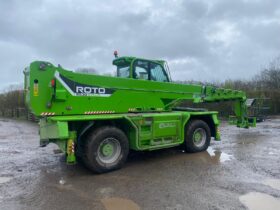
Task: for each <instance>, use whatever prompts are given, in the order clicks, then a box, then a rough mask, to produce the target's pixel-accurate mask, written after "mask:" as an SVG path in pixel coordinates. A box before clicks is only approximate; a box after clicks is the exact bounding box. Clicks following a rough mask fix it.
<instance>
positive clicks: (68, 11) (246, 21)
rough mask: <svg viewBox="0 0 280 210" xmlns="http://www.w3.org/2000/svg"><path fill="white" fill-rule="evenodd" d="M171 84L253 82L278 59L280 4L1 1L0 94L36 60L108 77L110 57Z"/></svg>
mask: <svg viewBox="0 0 280 210" xmlns="http://www.w3.org/2000/svg"><path fill="white" fill-rule="evenodd" d="M115 49H116V50H118V51H119V54H120V56H122V55H130V56H138V57H144V58H153V59H166V60H167V61H168V62H169V66H170V69H171V75H172V78H173V79H174V80H198V81H217V80H225V79H229V78H232V79H242V78H245V79H246V78H250V77H251V76H253V75H255V74H257V73H258V72H259V71H260V70H261V69H262V68H263V67H264V66H265V65H266V64H268V62H269V61H270V60H272V59H273V58H274V57H276V56H279V55H280V1H279V0H211V1H210V0H200V1H199V0H185V1H184V0H162V1H160V0H158V1H156V0H153V1H152V0H151V1H149V0H137V1H127V0H126V1H124V0H117V1H115V0H106V1H105V0H104V1H100V0H99V1H97V0H96V1H93V0H79V1H75V0H24V1H23V0H0V73H1V74H0V78H1V83H0V89H3V88H4V87H6V86H8V85H9V84H15V83H22V81H23V74H22V70H23V68H24V67H25V66H27V65H28V64H29V63H30V62H32V61H33V60H46V61H50V62H52V63H53V64H55V65H57V64H61V65H62V66H63V67H65V68H68V69H76V68H79V67H93V68H95V69H97V70H98V71H99V72H100V73H108V72H113V71H114V70H115V69H114V67H113V66H112V59H113V51H114V50H115Z"/></svg>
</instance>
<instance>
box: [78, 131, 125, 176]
mask: <svg viewBox="0 0 280 210" xmlns="http://www.w3.org/2000/svg"><path fill="white" fill-rule="evenodd" d="M108 147H109V149H108ZM83 150H84V155H83V162H84V164H85V165H86V167H87V168H89V169H90V170H91V171H93V172H96V173H106V172H109V171H113V170H117V169H120V168H121V167H122V166H123V165H124V163H125V161H126V158H127V155H128V152H129V143H128V139H127V137H126V135H125V134H124V132H123V131H122V130H120V129H118V128H116V127H113V126H104V127H100V128H97V129H95V130H94V131H93V132H91V133H90V134H89V135H88V136H87V139H86V142H85V145H84V149H83Z"/></svg>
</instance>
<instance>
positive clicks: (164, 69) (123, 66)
mask: <svg viewBox="0 0 280 210" xmlns="http://www.w3.org/2000/svg"><path fill="white" fill-rule="evenodd" d="M114 55H115V57H116V58H115V59H114V60H113V65H115V66H117V77H122V78H133V79H140V80H151V81H158V82H171V79H170V74H169V69H168V65H167V63H166V62H165V61H162V60H147V59H142V58H135V57H118V55H117V53H116V52H115V53H114Z"/></svg>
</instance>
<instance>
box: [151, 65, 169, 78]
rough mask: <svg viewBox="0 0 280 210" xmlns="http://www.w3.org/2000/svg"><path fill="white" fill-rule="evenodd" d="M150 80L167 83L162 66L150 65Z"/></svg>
mask: <svg viewBox="0 0 280 210" xmlns="http://www.w3.org/2000/svg"><path fill="white" fill-rule="evenodd" d="M150 74H151V80H154V81H159V82H168V79H167V75H166V73H165V71H164V70H163V68H162V66H161V65H159V64H157V63H150Z"/></svg>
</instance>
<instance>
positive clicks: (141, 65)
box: [133, 60, 149, 80]
mask: <svg viewBox="0 0 280 210" xmlns="http://www.w3.org/2000/svg"><path fill="white" fill-rule="evenodd" d="M133 78H135V79H142V80H148V79H149V63H148V62H147V61H141V60H137V61H136V62H135V63H134V71H133Z"/></svg>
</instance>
